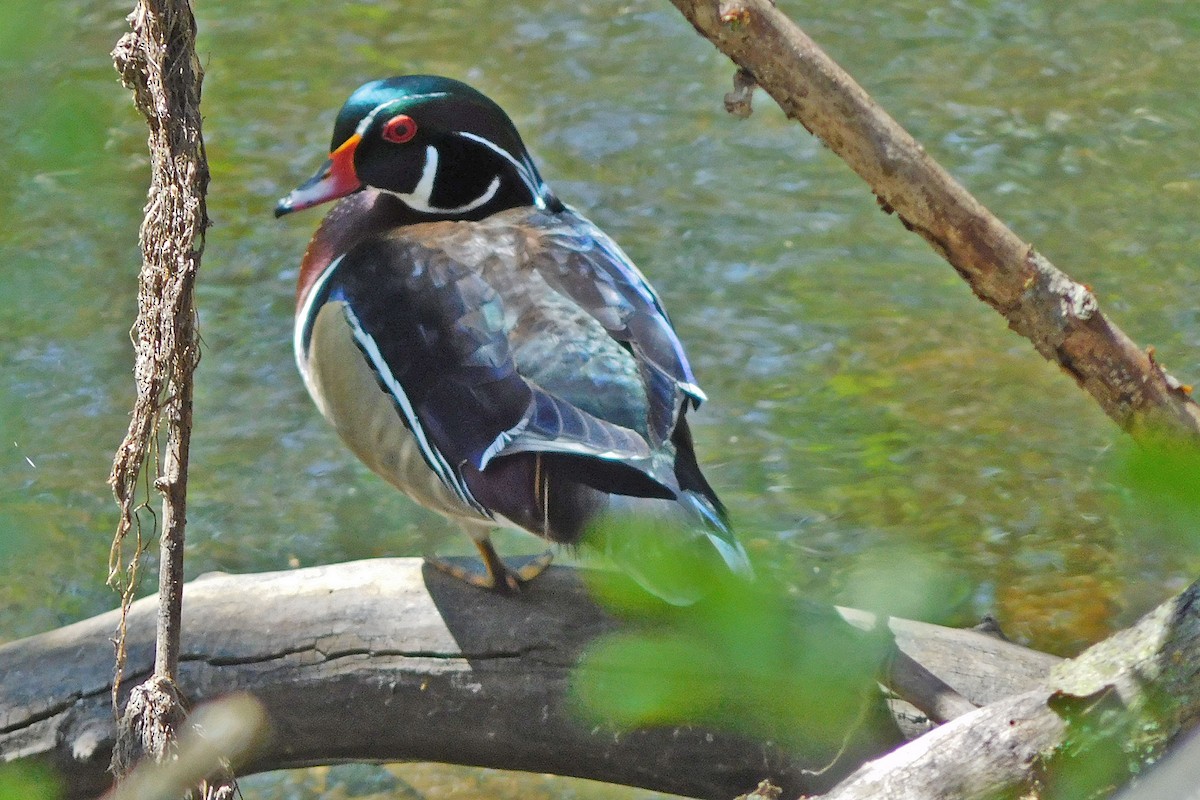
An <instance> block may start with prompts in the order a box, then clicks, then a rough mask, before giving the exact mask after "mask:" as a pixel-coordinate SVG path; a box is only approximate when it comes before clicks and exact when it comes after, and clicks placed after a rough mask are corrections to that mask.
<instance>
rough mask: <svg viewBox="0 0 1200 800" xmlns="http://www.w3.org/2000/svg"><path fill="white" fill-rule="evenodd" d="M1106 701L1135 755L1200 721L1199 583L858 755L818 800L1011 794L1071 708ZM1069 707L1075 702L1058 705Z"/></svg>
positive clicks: (943, 799)
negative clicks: (1022, 684) (1001, 690)
mask: <svg viewBox="0 0 1200 800" xmlns="http://www.w3.org/2000/svg"><path fill="white" fill-rule="evenodd" d="M1109 700H1111V701H1112V702H1106V701H1109ZM1114 705H1116V706H1117V707H1119V708H1120V709H1121V710H1122V711H1123V712H1124V713H1125V714H1127V715H1128V716H1127V720H1128V725H1129V728H1130V729H1131V730H1134V731H1136V734H1135V735H1136V736H1137V737H1139V739H1140V740H1139V741H1137V742H1136V743H1133V742H1131V741H1129V740H1124V741H1121V742H1119V745H1120V746H1121V748H1122V749H1124V750H1125V752H1130V751H1134V750H1140V751H1142V752H1140V753H1138V754H1137V755H1135V756H1133V759H1134V760H1135V761H1136V760H1137V758H1139V757H1140V756H1142V755H1145V754H1150V753H1153V752H1155V751H1161V749H1162V748H1165V747H1166V746H1168V745H1170V744H1171V743H1172V742H1173V741H1174V740H1175V739H1176V737H1177V736H1178V735H1179V734H1180V733H1181V732H1184V731H1188V730H1191V729H1193V728H1195V726H1196V724H1197V721H1200V583H1197V584H1193V585H1192V586H1191V587H1190V588H1189V589H1188V590H1187V591H1185V592H1183V593H1182V594H1180V595H1179V596H1177V597H1174V598H1172V599H1171V600H1169V601H1167V602H1166V603H1164V604H1162V605H1161V606H1159V607H1158V608H1156V609H1155V610H1154V611H1152V612H1150V613H1149V614H1147V615H1146V616H1145V617H1143V618H1142V619H1141V620H1140V621H1139V622H1138V623H1137V624H1136V625H1134V626H1133V627H1132V628H1129V629H1127V630H1124V631H1120V632H1118V633H1116V634H1114V635H1113V636H1110V637H1109V638H1108V639H1105V640H1104V641H1102V642H1099V643H1098V644H1095V645H1093V646H1092V647H1090V648H1088V649H1087V650H1085V651H1084V652H1083V653H1082V654H1081V655H1079V656H1078V657H1077V658H1074V659H1072V660H1070V661H1065V662H1063V663H1062V664H1059V665H1057V666H1056V667H1054V668H1053V669H1052V670H1051V672H1050V675H1049V678H1048V680H1046V681H1045V683H1043V684H1042V685H1041V686H1038V687H1037V688H1035V689H1032V690H1030V691H1028V692H1023V693H1020V694H1017V695H1014V696H1012V697H1008V698H1005V699H1004V700H1001V701H999V702H997V703H993V704H992V705H989V706H986V707H984V708H980V709H978V710H977V711H974V712H972V713H970V714H967V715H965V716H961V717H958V718H956V719H954V720H952V721H951V722H949V723H947V724H946V725H943V726H941V727H939V728H937V729H936V730H934V731H932V732H931V733H929V734H927V735H925V736H922V737H921V738H919V739H917V740H915V741H913V742H910V743H908V744H907V745H904V746H903V747H901V748H899V749H897V750H895V751H894V752H892V753H889V754H887V755H886V756H884V757H883V758H880V759H878V760H877V761H873V762H870V763H868V764H865V765H863V766H862V767H861V768H860V769H859V770H857V771H856V772H855V773H854V774H853V775H851V776H850V777H849V778H847V779H846V780H845V781H844V782H843V783H842V784H840V785H839V786H837V787H835V788H834V789H833V790H832V791H830V792H829V793H828V794H826V795H825V796H824V800H868V799H870V800H876V798H881V797H886V798H889V800H994V798H997V797H1011V796H1018V795H1019V794H1021V793H1022V792H1025V791H1027V790H1029V789H1030V788H1031V787H1033V786H1034V784H1035V783H1036V782H1038V781H1039V780H1040V779H1041V776H1042V772H1043V771H1048V770H1046V763H1047V759H1049V758H1051V757H1052V756H1054V755H1055V754H1056V751H1058V750H1059V748H1061V746H1062V745H1063V744H1064V742H1065V741H1066V740H1067V739H1068V736H1069V735H1070V724H1071V722H1072V720H1073V718H1074V719H1076V720H1078V721H1079V722H1084V721H1085V720H1086V718H1088V717H1089V715H1092V714H1093V713H1094V712H1093V710H1092V709H1094V708H1100V707H1102V706H1106V707H1109V708H1111V707H1113V706H1114ZM1072 707H1075V708H1078V709H1079V710H1078V711H1067V710H1066V709H1069V708H1072ZM1089 707H1090V708H1089ZM1112 719H1113V717H1111V716H1109V717H1107V718H1104V719H1102V718H1101V717H1100V716H1099V714H1095V718H1094V720H1093V721H1092V723H1091V724H1092V725H1093V726H1094V727H1099V726H1103V725H1109V726H1112V725H1113V722H1112ZM1097 722H1099V725H1097ZM1085 727H1086V725H1079V726H1077V730H1078V729H1080V728H1085ZM1080 735H1081V734H1078V733H1076V734H1075V736H1076V738H1078V737H1079V736H1080ZM1132 766H1135V767H1141V766H1142V765H1140V764H1134V765H1132ZM1151 775H1153V773H1151ZM1193 781H1194V775H1193ZM1193 785H1194V783H1193ZM1160 796H1166V795H1160Z"/></svg>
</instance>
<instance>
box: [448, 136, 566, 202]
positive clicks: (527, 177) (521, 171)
mask: <svg viewBox="0 0 1200 800" xmlns="http://www.w3.org/2000/svg"><path fill="white" fill-rule="evenodd" d="M458 135H459V136H461V137H463V138H464V139H470V140H471V141H472V142H478V143H479V144H481V145H483V146H484V147H486V148H488V149H489V150H492V151H493V152H495V153H497V154H498V155H500V156H501V157H502V158H504V159H505V160H506V161H508V163H510V164H512V165H513V166H514V167H516V169H517V175H518V176H520V178H521V182H522V183H524V184H525V185H526V186H527V187H529V191H530V193H532V194H533V198H534V203H535V204H536V205H537V207H538V208H545V207H546V201H545V200H543V199H542V195H543V194H545V192H546V190H547V187H546V184H545V183H542V182H541V181H537V182H535V181H534V179H533V171H532V170H531V169H530V168H529V166H528V165H527V164H522V163H521V162H520V161H517V160H516V159H515V158H513V156H512V153H510V152H508V151H507V150H505V149H504V148H503V147H500V146H499V145H497V144H496V143H495V142H491V141H488V140H487V139H485V138H483V137H482V136H477V135H475V134H474V133H468V132H466V131H458Z"/></svg>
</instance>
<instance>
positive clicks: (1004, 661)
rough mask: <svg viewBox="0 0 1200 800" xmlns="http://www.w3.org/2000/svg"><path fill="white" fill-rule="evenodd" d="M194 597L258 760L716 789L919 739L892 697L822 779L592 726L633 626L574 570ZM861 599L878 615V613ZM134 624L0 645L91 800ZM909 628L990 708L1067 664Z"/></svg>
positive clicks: (333, 577) (266, 580) (405, 570)
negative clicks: (908, 736)
mask: <svg viewBox="0 0 1200 800" xmlns="http://www.w3.org/2000/svg"><path fill="white" fill-rule="evenodd" d="M186 597H187V602H186V604H185V606H184V639H183V654H182V663H181V669H180V683H181V686H182V687H183V689H184V691H185V692H186V693H187V694H188V696H189V698H190V699H191V700H192V701H193V702H195V703H200V702H204V701H206V700H209V699H212V698H214V697H217V696H220V695H223V694H226V693H228V692H231V691H235V690H243V691H247V692H249V693H251V694H253V695H254V696H256V697H257V698H259V699H260V700H261V701H262V702H263V703H264V704H265V706H266V709H267V713H268V716H269V718H270V721H271V726H272V736H271V737H270V739H269V740H268V741H266V742H263V743H262V746H261V749H260V750H259V751H258V755H257V756H256V757H255V760H254V762H253V763H251V764H250V765H248V766H247V767H246V768H245V769H244V770H243V772H246V773H249V772H258V771H264V770H270V769H280V768H286V767H296V766H304V765H313V764H328V763H335V762H339V761H439V762H446V763H456V764H470V765H478V766H489V767H497V768H504V769H516V770H527V771H534V772H542V773H556V774H561V775H573V776H578V777H585V778H592V779H595V780H601V781H608V782H612V783H621V784H628V785H633V786H641V787H645V788H650V789H656V790H660V791H668V792H673V793H676V794H683V795H689V796H693V797H706V798H718V797H721V798H729V797H733V796H735V795H736V794H738V793H739V792H744V791H747V790H749V789H751V788H753V787H754V786H755V785H756V784H757V783H758V781H759V780H761V779H763V778H770V779H771V780H772V781H774V782H775V783H777V784H778V785H781V786H782V787H783V788H784V789H785V791H786V792H787V793H788V794H790V795H793V796H794V795H796V794H799V793H801V792H804V793H812V792H817V791H822V790H824V789H827V788H828V787H829V786H831V785H832V784H833V783H836V781H837V780H838V779H839V778H842V777H845V775H846V773H848V772H849V771H851V770H853V769H854V767H856V766H857V765H858V764H860V763H862V761H863V760H864V759H866V758H869V757H872V756H874V755H878V754H880V753H883V752H886V751H887V750H890V749H892V748H893V747H894V746H895V745H896V744H898V743H899V742H900V741H902V737H901V735H900V733H899V730H898V727H897V725H896V724H895V722H894V720H893V717H892V715H890V714H888V713H887V712H886V711H885V710H884V708H885V707H884V705H883V702H882V696H881V700H880V703H879V704H878V708H877V709H876V711H877V712H878V713H876V714H873V715H868V716H869V721H868V723H866V724H864V725H863V726H862V727H863V730H862V731H861V735H859V736H858V737H857V738H856V739H855V740H854V741H853V742H852V744H851V748H850V751H849V752H847V753H846V754H845V755H844V757H843V758H842V759H840V760H839V761H838V766H837V767H836V768H834V769H831V770H829V771H827V772H825V773H824V774H821V775H813V774H811V773H810V772H809V770H819V769H820V768H822V767H823V766H825V765H826V764H828V763H829V762H830V761H831V760H832V754H831V753H830V752H828V751H827V750H826V749H825V748H821V747H813V748H812V751H811V752H788V753H785V752H783V751H782V750H780V749H779V748H777V747H775V746H773V745H772V744H770V743H760V742H752V741H747V740H746V739H744V738H739V737H736V736H732V735H728V734H723V733H720V732H717V731H708V730H702V729H698V728H676V727H670V728H663V729H657V730H645V731H638V732H616V731H614V730H612V729H611V728H607V727H605V726H602V725H597V724H595V723H593V722H587V721H584V720H583V719H582V718H581V717H580V716H579V715H578V714H577V713H576V712H575V711H574V710H573V707H572V705H571V703H570V701H569V699H568V697H567V685H568V680H569V679H570V675H571V671H572V668H573V666H574V665H575V663H576V661H577V659H578V657H579V654H580V653H581V651H582V649H583V648H584V647H585V646H586V645H587V644H588V643H589V642H591V641H593V640H594V639H595V638H596V637H597V636H599V635H601V634H603V633H606V632H610V631H613V630H616V629H617V628H618V626H619V624H620V623H618V622H617V621H615V620H614V619H612V618H611V617H609V616H608V615H606V614H605V613H604V612H603V611H602V610H601V609H599V608H598V607H597V606H596V605H595V603H594V602H593V601H592V600H591V599H590V598H589V596H588V594H587V591H586V590H585V589H584V587H583V585H582V583H581V581H580V579H579V575H578V573H577V572H576V571H575V570H572V569H567V568H561V567H556V568H552V569H551V570H549V571H548V572H547V573H546V575H545V576H543V577H541V578H539V579H538V580H537V581H535V582H534V583H533V584H532V585H531V587H530V588H529V590H528V591H527V592H526V593H525V594H523V595H521V596H519V597H504V596H497V595H494V594H490V593H486V592H482V591H480V590H478V589H475V588H472V587H469V586H465V585H463V584H460V583H459V582H458V581H455V580H453V579H450V578H447V577H446V576H444V575H442V574H441V573H439V572H437V571H434V570H430V569H428V568H427V567H425V566H424V564H423V563H422V562H421V560H419V559H377V560H371V561H361V562H354V563H348V564H339V565H332V566H324V567H313V568H309V569H301V570H293V571H288V572H277V573H267V574H260V575H208V576H202V577H201V578H199V579H197V580H195V581H193V582H191V583H189V584H188V585H187V587H186ZM153 603H154V599H153V598H147V599H144V600H141V601H139V602H138V603H136V604H135V605H134V607H133V609H132V611H131V613H130V617H129V637H128V647H129V667H128V676H127V680H126V684H127V685H130V686H133V685H136V684H137V683H138V682H139V681H140V680H141V679H142V678H143V677H144V675H146V674H149V671H150V668H151V665H152V663H153V641H154V606H153ZM843 613H844V615H845V616H846V617H847V619H849V620H850V621H851V622H852V623H853V624H855V625H857V626H859V627H870V626H871V624H872V619H873V618H872V617H871V616H870V615H867V614H863V613H862V612H850V611H845V612H843ZM116 623H117V613H116V612H111V613H108V614H103V615H101V616H98V617H94V618H92V619H89V620H84V621H82V622H79V623H76V624H74V625H70V626H67V627H65V628H61V629H58V630H55V631H50V632H48V633H44V634H40V635H38V636H33V637H30V638H28V639H23V640H20V641H16V642H11V643H9V644H6V645H3V646H0V675H3V685H2V686H0V758H2V759H3V760H13V759H38V760H44V761H47V762H49V763H50V764H52V765H53V767H54V768H55V769H57V770H58V771H59V773H60V774H61V775H62V776H63V779H64V783H65V785H67V786H68V787H69V796H70V797H72V798H82V797H90V796H95V795H97V794H99V793H100V792H102V791H103V790H104V789H105V788H107V786H108V785H109V776H108V774H107V772H106V770H107V767H108V761H109V754H110V751H111V748H112V744H113V737H114V731H115V727H114V721H113V714H112V708H111V706H110V698H109V692H110V687H111V683H112V659H113V655H112V646H111V644H110V641H109V639H110V637H111V636H112V634H113V631H114V629H115V627H116ZM891 627H892V631H893V633H894V634H895V637H896V642H897V645H898V646H899V648H900V650H901V651H902V652H903V653H905V654H907V655H908V656H911V657H912V658H913V659H915V660H916V661H918V662H919V663H921V664H923V665H924V666H925V667H926V668H927V669H929V670H930V671H931V672H932V673H933V674H935V675H936V676H937V677H939V678H941V679H942V680H944V681H945V682H946V683H948V684H949V685H950V686H952V687H953V688H954V689H955V690H957V691H958V692H960V693H961V694H962V695H964V696H965V697H966V698H967V699H969V700H971V701H972V702H973V703H975V704H982V703H987V702H991V701H993V700H995V699H997V698H999V697H1003V696H1006V695H1010V694H1013V693H1015V692H1019V691H1022V690H1025V689H1028V688H1029V687H1030V686H1032V685H1034V684H1036V683H1037V682H1038V681H1039V680H1042V679H1044V677H1045V675H1046V673H1047V670H1048V669H1049V668H1050V667H1051V666H1052V665H1053V664H1054V663H1056V662H1057V659H1055V658H1053V657H1051V656H1047V655H1044V654H1041V653H1036V652H1034V651H1030V650H1027V649H1025V648H1021V647H1018V646H1016V645H1012V644H1008V643H1006V642H1003V641H1001V640H999V639H996V638H993V637H991V636H987V635H984V634H980V633H974V632H971V631H959V630H952V629H946V628H939V627H937V626H933V625H925V624H922V623H915V622H906V621H902V620H892V621H891ZM731 690H732V689H731ZM901 716H903V717H905V718H911V716H912V713H911V712H908V713H907V714H901ZM796 724H797V725H800V726H803V725H804V724H805V722H804V721H803V720H799V721H797V723H796Z"/></svg>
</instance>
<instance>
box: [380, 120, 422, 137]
mask: <svg viewBox="0 0 1200 800" xmlns="http://www.w3.org/2000/svg"><path fill="white" fill-rule="evenodd" d="M416 135H417V121H416V120H415V119H413V118H412V117H410V116H409V115H408V114H400V115H399V116H396V117H392V118H391V119H389V120H388V121H387V122H385V123H383V138H384V139H387V140H388V141H389V142H395V143H396V144H404V143H405V142H407V141H409V140H411V139H412V138H413V137H414V136H416Z"/></svg>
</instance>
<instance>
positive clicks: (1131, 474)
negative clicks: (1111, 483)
mask: <svg viewBox="0 0 1200 800" xmlns="http://www.w3.org/2000/svg"><path fill="white" fill-rule="evenodd" d="M1125 464H1126V466H1125V475H1124V477H1125V483H1126V484H1127V485H1128V486H1129V488H1130V489H1132V490H1133V502H1134V503H1135V504H1136V505H1137V506H1138V507H1139V509H1140V510H1141V511H1142V512H1143V513H1145V514H1147V515H1149V516H1152V517H1154V518H1157V519H1158V520H1160V521H1161V522H1163V523H1165V524H1164V525H1163V528H1162V529H1163V530H1165V532H1166V533H1167V534H1168V535H1169V536H1171V537H1172V539H1173V540H1175V543H1176V544H1180V545H1186V546H1188V547H1189V548H1191V549H1193V550H1197V549H1200V528H1198V526H1200V448H1196V447H1192V446H1190V445H1185V444H1181V443H1178V442H1166V441H1165V440H1164V442H1161V443H1157V444H1150V445H1143V446H1137V447H1134V446H1130V447H1129V449H1128V455H1127V456H1126V460H1125Z"/></svg>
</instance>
